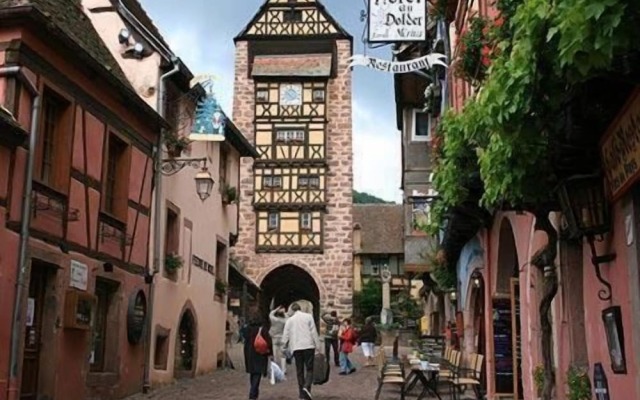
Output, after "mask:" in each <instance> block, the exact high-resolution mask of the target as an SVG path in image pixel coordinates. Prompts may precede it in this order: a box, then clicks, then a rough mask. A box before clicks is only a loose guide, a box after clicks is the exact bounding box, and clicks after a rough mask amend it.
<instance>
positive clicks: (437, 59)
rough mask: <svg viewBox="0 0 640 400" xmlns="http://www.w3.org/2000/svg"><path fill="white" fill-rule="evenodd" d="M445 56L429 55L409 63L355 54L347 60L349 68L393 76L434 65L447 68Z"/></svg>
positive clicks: (438, 54) (429, 67)
mask: <svg viewBox="0 0 640 400" xmlns="http://www.w3.org/2000/svg"><path fill="white" fill-rule="evenodd" d="M446 59H447V56H445V55H444V54H440V53H431V54H427V55H426V56H422V57H419V58H416V59H414V60H409V61H388V60H382V59H379V58H374V57H369V56H365V55H361V54H357V55H355V56H353V57H351V58H349V67H353V66H357V65H361V66H364V67H367V68H371V69H375V70H377V71H382V72H391V73H394V74H407V73H409V72H414V71H419V70H421V69H431V68H432V66H434V65H441V66H443V67H445V68H447V64H446V63H445V60H446Z"/></svg>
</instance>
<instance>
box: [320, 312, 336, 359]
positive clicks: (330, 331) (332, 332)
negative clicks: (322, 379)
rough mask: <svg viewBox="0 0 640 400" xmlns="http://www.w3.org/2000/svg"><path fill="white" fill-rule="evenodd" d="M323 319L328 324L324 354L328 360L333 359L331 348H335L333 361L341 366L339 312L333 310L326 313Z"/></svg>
mask: <svg viewBox="0 0 640 400" xmlns="http://www.w3.org/2000/svg"><path fill="white" fill-rule="evenodd" d="M322 320H323V321H324V323H325V324H326V325H327V329H326V331H325V333H324V354H325V356H326V357H327V362H328V361H329V360H330V359H331V349H332V348H333V361H334V364H335V365H336V367H339V366H340V351H339V350H338V349H339V348H338V331H339V330H340V318H338V313H337V312H335V311H331V312H330V313H324V314H323V315H322Z"/></svg>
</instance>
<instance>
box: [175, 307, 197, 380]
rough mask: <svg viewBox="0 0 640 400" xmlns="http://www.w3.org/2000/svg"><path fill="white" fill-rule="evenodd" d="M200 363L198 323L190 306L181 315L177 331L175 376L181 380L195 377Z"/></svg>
mask: <svg viewBox="0 0 640 400" xmlns="http://www.w3.org/2000/svg"><path fill="white" fill-rule="evenodd" d="M197 361H198V323H197V320H196V317H195V314H194V311H193V309H192V307H190V304H188V305H186V306H185V307H184V308H183V310H182V313H181V314H180V320H179V324H178V330H177V331H176V342H175V357H174V365H173V375H174V376H175V377H176V378H178V379H180V378H187V377H194V376H195V372H196V366H197Z"/></svg>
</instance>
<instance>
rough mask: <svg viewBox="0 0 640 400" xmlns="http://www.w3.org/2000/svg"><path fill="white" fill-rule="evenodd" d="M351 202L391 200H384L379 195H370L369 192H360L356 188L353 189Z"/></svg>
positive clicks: (372, 202) (386, 202) (363, 202)
mask: <svg viewBox="0 0 640 400" xmlns="http://www.w3.org/2000/svg"><path fill="white" fill-rule="evenodd" d="M353 203H354V204H391V203H393V202H391V201H384V200H382V199H381V198H379V197H376V196H373V195H370V194H369V193H361V192H358V191H356V190H354V191H353Z"/></svg>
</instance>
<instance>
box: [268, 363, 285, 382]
mask: <svg viewBox="0 0 640 400" xmlns="http://www.w3.org/2000/svg"><path fill="white" fill-rule="evenodd" d="M270 370H271V374H270V377H269V383H271V384H272V385H275V384H276V383H280V382H282V381H283V380H284V372H282V369H281V368H280V366H279V365H278V364H276V363H275V362H273V361H271V368H270Z"/></svg>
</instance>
